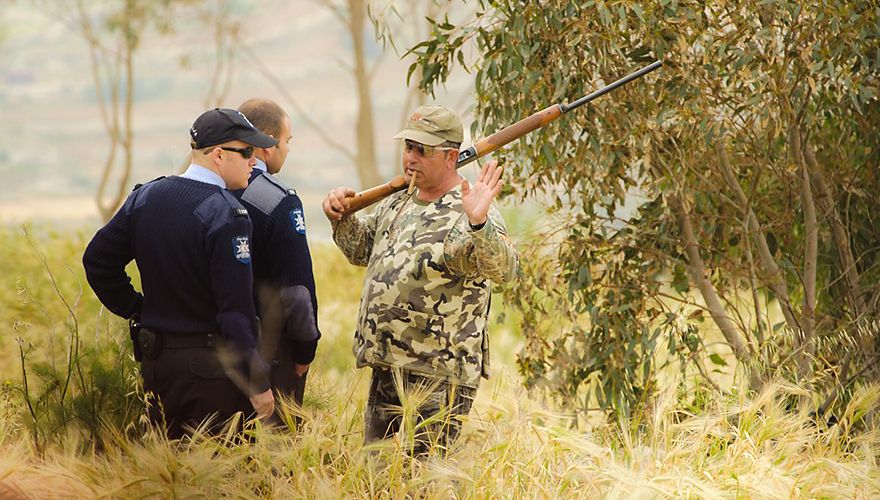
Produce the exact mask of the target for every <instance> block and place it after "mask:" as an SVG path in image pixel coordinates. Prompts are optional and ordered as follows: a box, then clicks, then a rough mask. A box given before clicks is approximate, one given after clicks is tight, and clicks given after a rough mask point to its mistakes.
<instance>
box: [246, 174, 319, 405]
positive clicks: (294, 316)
mask: <svg viewBox="0 0 880 500" xmlns="http://www.w3.org/2000/svg"><path fill="white" fill-rule="evenodd" d="M265 169H266V167H265V164H264V163H262V162H261V161H260V160H259V159H258V160H257V166H256V167H254V170H253V172H252V173H251V178H250V182H249V184H248V187H247V189H244V190H238V191H234V194H235V196H236V197H237V198H238V199H239V200H240V201H241V203H242V204H243V205H244V206H245V207H246V208H247V210H248V213H249V214H250V217H251V220H252V222H253V242H252V245H251V248H252V250H253V272H254V300H255V302H256V304H257V308H258V309H257V311H258V314H259V316H260V322H261V347H262V354H263V357H264V358H265V359H266V360H267V361H268V362H269V363H270V365H271V380H272V387H273V388H275V389H276V390H278V391H280V392H281V393H283V394H286V395H288V396H290V397H293V399H294V401H295V402H296V403H298V404H302V399H303V391H304V389H305V378H306V375H305V374H304V375H303V376H302V377H299V376H297V375H296V372H295V371H294V366H293V365H294V363H296V364H300V365H306V364H310V363H311V362H312V360H313V359H314V357H315V350H316V349H317V345H318V339H319V338H320V337H321V333H320V331H319V330H318V299H317V297H316V295H315V278H314V275H313V273H312V259H311V255H310V253H309V247H308V242H307V241H306V226H305V218H304V215H303V206H302V202H301V201H300V199H299V196H297V194H296V191H294V190H293V189H288V188H287V187H285V186H284V185H283V184H281V183H280V182H279V181H278V180H276V179H275V178H274V177H273V176H272V175H270V174H269V173H268V172H266V171H265Z"/></svg>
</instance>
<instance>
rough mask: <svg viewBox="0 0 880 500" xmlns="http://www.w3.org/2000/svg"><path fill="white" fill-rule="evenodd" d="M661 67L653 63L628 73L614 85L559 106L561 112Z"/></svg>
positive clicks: (576, 106)
mask: <svg viewBox="0 0 880 500" xmlns="http://www.w3.org/2000/svg"><path fill="white" fill-rule="evenodd" d="M662 65H663V63H662V62H661V61H654V62H652V63H651V64H649V65H647V66H645V67H644V68H642V69H640V70H638V71H635V72H633V73H630V74H628V75H626V76H625V77H623V78H621V79H620V80H617V81H616V82H614V83H611V84H608V85H606V86H604V87H602V88H601V89H599V90H597V91H595V92H593V93H591V94H588V95H585V96H583V97H581V98H580V99H578V100H576V101H574V102H573V103H571V104H562V105H560V107H561V108H562V112H563V113H568V112H569V111H571V110H573V109H577V108H579V107H581V106H583V105H584V104H586V103H588V102H590V101H592V100H593V99H595V98H597V97H602V96H603V95H605V94H607V93H608V92H611V91H612V90H614V89H616V88H617V87H620V86H622V85H626V84H627V83H629V82H631V81H633V80H635V79H636V78H641V77H643V76H645V75H647V74H648V73H650V72H652V71H654V70H655V69H657V68H659V67H660V66H662Z"/></svg>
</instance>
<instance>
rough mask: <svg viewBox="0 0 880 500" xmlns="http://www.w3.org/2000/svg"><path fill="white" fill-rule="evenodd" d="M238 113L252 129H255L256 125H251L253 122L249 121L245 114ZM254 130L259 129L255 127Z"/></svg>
mask: <svg viewBox="0 0 880 500" xmlns="http://www.w3.org/2000/svg"><path fill="white" fill-rule="evenodd" d="M236 113H238V116H240V117H241V119H242V120H244V121H245V122H247V124H248V125H250V126H251V127H254V124H253V123H251V121H250V120H248V119H247V117H246V116H244V113H242V112H241V111H236ZM254 128H257V127H254Z"/></svg>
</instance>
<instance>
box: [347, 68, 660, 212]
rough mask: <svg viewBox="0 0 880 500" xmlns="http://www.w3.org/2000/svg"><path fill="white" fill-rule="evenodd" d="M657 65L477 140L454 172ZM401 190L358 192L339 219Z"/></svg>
mask: <svg viewBox="0 0 880 500" xmlns="http://www.w3.org/2000/svg"><path fill="white" fill-rule="evenodd" d="M661 65H662V63H661V62H660V61H654V62H653V63H651V64H649V65H648V66H645V67H644V68H641V69H639V70H638V71H635V72H633V73H630V74H629V75H627V76H625V77H623V78H621V79H620V80H617V81H616V82H614V83H611V84H609V85H606V86H604V87H602V88H601V89H599V90H597V91H595V92H593V93H592V94H589V95H586V96H584V97H581V98H580V99H578V100H576V101H574V102H572V103H570V104H552V105H550V106H548V107H547V108H545V109H542V110H541V111H538V112H537V113H534V114H532V115H531V116H529V117H527V118H523V119H522V120H520V121H518V122H516V123H514V124H513V125H509V126H507V127H504V128H503V129H501V130H499V131H498V132H495V133H494V134H492V135H490V136H489V137H486V138H485V139H480V140H479V141H477V143H476V144H474V145H473V146H471V147H469V148H467V149H463V150H461V151H459V155H458V163H457V164H456V168H461V167H463V166H465V165H467V164H468V163H470V162H472V161H474V160H476V159H477V158H480V157H482V156H485V155H487V154H489V153H491V152H493V151H495V150H496V149H498V148H500V147H501V146H504V145H505V144H508V143H510V142H513V141H515V140H516V139H519V138H520V137H522V136H524V135H526V134H528V133H529V132H533V131H535V130H537V129H539V128H542V127H544V126H545V125H547V124H548V123H550V122H552V121H553V120H556V119H557V118H559V117H560V116H562V115H563V114H565V113H568V112H569V111H571V110H573V109H577V108H579V107H581V106H583V105H584V104H586V103H588V102H590V101H592V100H593V99H596V98H597V97H600V96H603V95H605V94H607V93H608V92H611V91H612V90H614V89H616V88H617V87H620V86H621V85H624V84H627V83H629V82H631V81H633V80H635V79H636V78H641V77H642V76H644V75H646V74H648V73H650V72H651V71H654V70H655V69H657V68H659V67H660V66H661ZM402 189H406V179H405V178H404V176H402V175H398V176H396V177H394V178H393V179H391V180H390V181H389V182H387V183H385V184H382V185H381V186H376V187H373V188H370V189H367V190H366V191H361V192H359V193H357V194H355V195H354V196H352V197H349V198H348V202H349V208H348V210H346V211H345V212H343V215H348V214H351V213H354V212H357V211H358V210H360V209H362V208H364V207H368V206H370V205H372V204H373V203H376V202H377V201H379V200H381V199H383V198H385V197H387V196H389V195H391V194H393V193H396V192H397V191H400V190H402Z"/></svg>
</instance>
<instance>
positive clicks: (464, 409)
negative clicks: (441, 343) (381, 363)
mask: <svg viewBox="0 0 880 500" xmlns="http://www.w3.org/2000/svg"><path fill="white" fill-rule="evenodd" d="M399 373H400V377H399V380H400V382H401V383H402V387H401V389H402V390H403V395H401V394H400V392H399V391H398V387H397V384H395V382H394V374H393V371H392V369H387V368H379V367H374V368H373V375H372V378H371V380H370V393H369V396H368V398H367V408H366V412H365V416H364V417H365V418H364V421H365V422H364V424H365V425H364V442H365V443H367V444H368V443H371V442H373V441H377V440H380V439H387V438H389V437H391V436H393V435H394V434H396V433H397V432H399V431H400V430H401V425H402V423H403V412H402V411H401V408H402V406H403V405H402V404H401V399H403V400H404V401H406V399H407V398H416V400H417V401H421V397H420V396H419V394H420V393H421V394H425V395H426V397H425V398H424V401H422V402H421V404H419V406H418V407H417V408H416V409H415V412H414V417H415V418H414V421H413V422H411V423H409V424H408V425H410V426H413V427H410V429H409V430H410V431H411V432H413V437H414V441H415V442H414V443H413V445H412V454H413V455H414V456H421V455H425V454H427V453H428V452H429V451H430V450H435V451H438V452H439V453H441V454H443V453H445V451H446V449H447V448H448V446H449V445H450V444H452V443H453V442H454V441H455V440H456V439H457V438H458V434H459V433H460V432H461V420H460V417H461V416H464V415H467V414H468V413H470V411H471V407H472V406H473V404H474V396H475V395H476V393H477V390H476V389H474V388H471V387H464V386H460V385H455V384H450V383H448V382H446V381H443V380H440V379H436V378H433V377H429V376H426V375H421V374H417V373H414V372H411V371H408V370H399ZM426 392H427V394H426ZM413 429H415V430H413Z"/></svg>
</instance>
